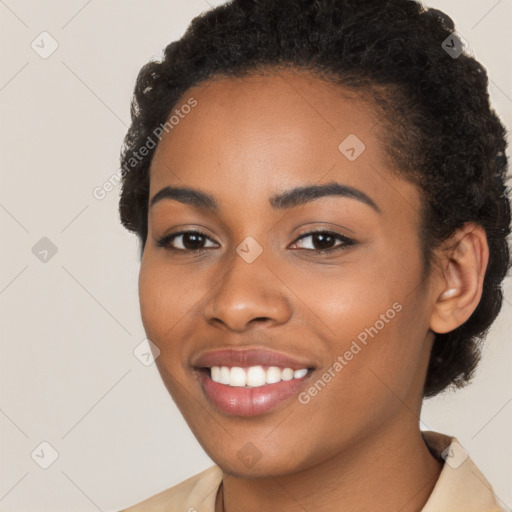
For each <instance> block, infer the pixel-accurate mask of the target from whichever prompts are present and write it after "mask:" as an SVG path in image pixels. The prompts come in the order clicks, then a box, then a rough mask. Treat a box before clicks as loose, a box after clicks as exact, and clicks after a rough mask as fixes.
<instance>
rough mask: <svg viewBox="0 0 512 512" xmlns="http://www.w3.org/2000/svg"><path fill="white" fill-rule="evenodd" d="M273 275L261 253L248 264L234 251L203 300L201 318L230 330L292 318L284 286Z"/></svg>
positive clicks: (282, 321)
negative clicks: (214, 284) (218, 278)
mask: <svg viewBox="0 0 512 512" xmlns="http://www.w3.org/2000/svg"><path fill="white" fill-rule="evenodd" d="M275 274H276V273H275V271H274V272H273V271H271V270H270V269H269V268H268V267H267V265H266V264H265V259H264V257H263V254H262V255H261V256H260V257H259V258H257V259H256V260H255V261H253V262H252V263H247V262H246V261H245V260H244V259H243V258H242V257H240V256H239V255H238V254H237V253H236V252H234V254H233V255H232V256H231V257H230V259H229V260H228V261H226V264H225V266H224V267H223V268H222V269H221V275H222V278H221V280H220V282H219V283H218V284H217V285H216V286H215V287H214V289H213V290H212V291H211V293H210V294H208V296H207V297H206V299H205V303H204V306H203V315H204V318H205V319H206V321H207V322H208V323H210V324H217V326H219V325H221V326H223V327H224V328H227V329H230V330H232V331H244V330H246V329H248V328H251V326H257V325H259V324H268V325H269V326H271V325H278V324H283V323H286V322H287V321H288V320H289V319H290V317H291V307H290V306H291V305H290V302H289V300H288V298H287V296H286V290H287V287H286V286H285V284H283V282H282V281H281V280H279V278H278V277H276V275H275Z"/></svg>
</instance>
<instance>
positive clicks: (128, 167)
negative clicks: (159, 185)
mask: <svg viewBox="0 0 512 512" xmlns="http://www.w3.org/2000/svg"><path fill="white" fill-rule="evenodd" d="M459 42H460V39H458V36H457V35H456V34H455V32H454V24H453V21H452V20H451V19H450V18H449V17H448V16H447V15H446V14H444V13H442V12H440V11H438V10H436V9H427V8H425V7H424V6H422V5H421V4H420V3H417V2H416V1H412V0H365V1H362V0H279V1H276V0H232V1H230V2H228V3H226V4H222V5H220V6H218V7H216V8H214V9H211V10H209V11H206V12H205V13H203V14H201V15H200V16H198V17H196V18H195V19H193V20H192V22H191V24H190V26H189V27H188V29H187V31H186V33H185V34H184V35H183V37H182V38H181V39H179V40H178V41H175V42H172V43H171V44H169V45H168V46H167V47H166V48H165V51H164V56H163V58H162V60H161V61H151V62H149V63H147V64H146V65H144V66H143V68H142V69H141V70H140V72H139V75H138V78H137V82H136V86H135V93H134V98H133V101H132V108H131V116H132V124H131V126H130V128H129V131H128V133H127V135H126V137H125V141H124V146H123V148H122V151H121V168H122V171H121V176H122V178H121V179H122V190H121V197H120V203H119V211H120V216H121V221H122V224H123V225H124V226H125V227H126V228H127V229H128V230H130V231H133V232H135V233H136V234H137V235H138V237H139V239H140V241H141V255H142V253H143V251H144V247H145V243H146V238H147V233H148V226H147V222H148V199H149V198H148V195H149V167H150V164H151V159H152V156H153V154H154V151H155V147H152V148H151V149H146V153H147V155H146V157H145V158H134V155H135V154H138V150H139V149H140V148H142V147H144V146H145V147H146V148H150V145H149V144H148V141H149V140H150V139H151V140H153V139H152V137H153V134H154V133H155V128H156V127H158V126H162V125H164V124H165V123H166V122H167V120H168V119H169V116H170V115H171V111H172V110H173V108H174V107H175V106H176V105H177V102H178V101H179V100H180V98H181V97H182V95H183V94H184V93H185V92H186V91H187V89H189V88H190V87H192V86H194V85H198V84H200V83H201V82H205V81H207V80H209V79H213V78H215V77H242V76H244V75H246V74H248V73H251V72H257V71H258V70H260V71H262V72H264V71H265V70H272V69H274V68H276V67H277V68H282V67H287V68H291V69H294V70H299V71H300V70H304V71H309V72H313V73H315V75H316V76H319V77H322V78H324V79H326V80H331V81H333V82H336V83H338V84H341V85H343V86H345V87H348V88H350V89H353V90H356V91H359V92H361V93H365V94H366V95H367V97H368V96H369V97H371V98H372V99H373V100H374V102H375V105H376V106H377V110H378V111H379V112H380V113H381V115H382V119H383V122H385V123H387V124H388V127H392V129H390V130H388V131H387V133H388V135H387V137H386V138H385V140H383V143H384V145H385V147H386V149H387V154H388V155H389V158H390V159H391V161H392V162H393V163H394V167H395V168H396V169H397V171H396V172H397V173H398V175H399V176H401V177H402V178H404V179H408V180H410V181H411V182H412V183H415V184H416V185H417V186H418V187H419V190H420V192H421V194H422V198H423V204H422V211H421V212H420V214H421V215H420V219H421V221H422V222H421V238H422V241H423V247H422V251H423V260H424V263H425V265H424V270H425V271H426V272H427V274H428V272H429V271H430V269H431V263H432V261H433V253H434V248H436V247H439V246H440V244H441V243H442V242H443V241H445V240H447V239H448V238H449V237H450V235H453V234H454V232H455V231H456V230H457V229H458V228H460V227H462V226H463V225H464V224H465V223H466V222H475V223H477V224H478V225H480V226H482V227H483V228H484V229H485V232H486V235H487V241H488V245H489V251H490V257H489V262H488V266H487V269H486V273H485V278H484V284H483V294H482V297H481V300H480V302H479V304H478V306H477V308H476V309H475V311H474V312H473V314H472V315H471V317H470V318H469V319H468V320H467V321H466V322H464V323H463V324H462V325H460V326H459V327H458V328H457V329H455V330H453V331H451V332H449V333H443V334H438V333H435V341H434V344H433V348H432V352H431V357H430V362H429V367H428V371H427V376H426V382H425V386H424V392H423V394H424V397H430V396H434V395H436V394H438V393H439V392H441V391H442V390H444V389H446V388H447V387H462V386H463V385H465V384H466V382H468V381H469V380H470V379H471V377H472V376H473V374H474V370H475V368H476V365H477V363H478V361H479V358H480V349H481V342H482V341H483V339H484V338H485V337H486V335H487V333H488V330H489V327H490V326H491V324H492V322H493V321H494V320H495V318H496V316H497V315H498V313H499V311H500V309H501V306H502V300H503V292H502V289H501V285H502V281H503V279H504V278H505V276H506V275H507V272H508V269H509V268H510V258H509V246H508V241H507V237H508V235H509V233H510V202H509V198H508V193H509V189H508V187H507V186H506V179H507V176H506V173H507V157H506V154H505V149H506V140H505V128H504V127H503V125H502V124H501V122H500V120H499V118H498V116H497V115H496V113H495V112H494V110H493V109H492V108H491V107H490V104H489V96H488V91H487V87H488V79H487V74H486V71H485V69H484V68H483V67H482V65H481V64H479V63H478V62H477V61H476V60H475V59H474V58H472V57H471V56H470V55H468V54H467V53H466V52H463V53H462V54H460V50H461V48H460V45H459Z"/></svg>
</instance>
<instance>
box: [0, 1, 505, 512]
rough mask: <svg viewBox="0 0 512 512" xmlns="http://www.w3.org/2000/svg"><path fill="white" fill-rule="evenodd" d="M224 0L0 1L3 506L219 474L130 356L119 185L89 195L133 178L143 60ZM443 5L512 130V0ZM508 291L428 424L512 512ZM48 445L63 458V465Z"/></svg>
mask: <svg viewBox="0 0 512 512" xmlns="http://www.w3.org/2000/svg"><path fill="white" fill-rule="evenodd" d="M219 3H223V2H222V1H218V2H212V0H208V1H206V0H151V1H145V2H144V1H142V0H138V1H135V0H131V1H127V0H124V1H121V0H116V1H114V0H89V1H86V0H67V1H64V0H58V1H57V0H38V1H35V0H31V1H28V0H0V37H1V40H0V48H1V51H2V56H1V66H0V120H1V133H0V145H1V160H0V165H1V184H0V222H1V229H2V232H1V234H2V237H1V242H0V243H1V265H0V311H1V316H2V327H1V340H2V357H1V360H0V391H1V395H0V436H1V454H0V464H1V468H0V510H2V511H5V512H8V511H12V512H14V511H53V512H57V511H96V510H101V511H105V512H107V511H114V510H119V509H120V508H123V507H125V506H128V505H131V504H134V503H136V502H138V501H140V500H142V499H144V498H146V497H148V496H150V495H153V494H155V493H157V492H159V491H161V490H163V489H165V488H167V487H170V486H171V485H173V484H176V483H178V482H179V481H181V480H183V479H185V478H186V477H189V476H191V475H192V474H194V473H197V472H198V471H200V470H202V469H204V468H206V467H208V466H209V465H210V464H211V461H210V460H209V458H208V457H207V456H206V455H205V454H204V453H203V451H202V450H201V448H200V447H199V445H198V443H197V441H196V440H195V439H194V437H193V436H192V434H191V433H190V432H189V430H188V428H187V426H186V424H185V422H184V421H183V419H182V418H181V416H180V414H179V413H178V411H177V409H176V407H175V406H174V403H173V402H172V400H171V398H170V397H169V395H168V394H167V391H166V390H165V388H164V386H163V384H162V382H161V380H160V376H159V374H158V372H157V369H156V367H155V365H154V364H153V365H150V366H144V365H143V364H142V363H141V362H140V361H139V360H138V359H137V358H136V357H135V356H134V354H133V350H134V349H135V348H136V347H137V346H138V345H139V344H140V343H141V341H142V340H143V339H144V338H145V334H144V330H143V327H142V323H141V321H140V316H139V307H138V297H137V275H138V268H139V261H138V245H137V241H136V238H135V236H133V235H130V234H129V233H128V232H126V231H125V230H124V229H123V228H122V227H121V225H120V222H119V220H118V214H117V206H118V192H119V187H116V188H115V189H114V190H113V191H111V192H110V193H109V194H107V197H106V198H105V199H103V200H97V199H95V198H94V197H93V195H92V191H93V189H94V188H95V187H97V186H101V185H102V184H103V183H105V182H106V181H107V180H109V178H110V177H111V176H112V175H115V173H116V170H117V168H118V156H119V149H120V146H121V142H122V138H123V136H124V134H125V132H126V129H127V127H128V123H129V101H130V98H131V94H132V89H133V86H134V81H135V77H136V75H137V72H138V70H139V68H140V67H141V66H142V65H143V64H144V63H145V62H146V61H148V60H149V59H151V58H155V57H158V56H159V55H160V52H161V50H162V49H163V48H164V47H165V46H166V45H167V44H168V43H169V42H171V41H172V40H174V39H176V38H178V37H179V36H180V35H181V34H182V33H183V31H184V30H185V28H186V26H187V25H188V23H189V22H190V20H191V19H192V18H193V17H194V16H196V15H198V14H199V13H200V12H202V11H204V10H206V9H208V8H209V5H214V4H219ZM428 5H432V6H435V7H437V8H440V9H442V10H444V11H445V12H447V13H448V14H449V15H451V16H452V17H453V18H454V19H455V21H456V24H457V29H458V31H459V33H460V34H461V35H462V36H463V37H464V38H465V39H466V40H467V41H468V43H469V46H470V49H471V51H472V52H473V53H474V54H475V55H476V57H477V58H478V59H479V60H481V61H482V62H483V63H484V65H485V66H486V67H487V68H488V70H489V73H490V77H491V80H492V81H491V85H490V92H491V97H492V101H493V103H494V105H495V107H496V109H497V110H498V112H499V113H500V115H501V117H502V118H503V120H504V122H505V123H506V124H507V125H508V127H510V128H512V99H511V97H512V76H511V69H512V66H511V59H510V54H509V51H510V47H511V46H512V45H511V34H512V0H500V1H498V0H472V1H468V0H454V1H449V0H432V1H430V2H428ZM42 31H48V32H49V33H50V34H51V36H52V37H53V38H54V39H55V40H56V41H57V42H58V45H59V47H58V49H57V50H56V51H55V53H53V54H52V55H51V56H50V57H49V58H47V59H43V58H41V57H40V56H39V54H38V53H36V52H35V51H34V50H33V49H32V48H31V43H32V41H33V40H35V41H36V44H38V45H39V47H40V51H42V50H43V48H42V46H43V45H44V48H45V49H46V50H48V48H49V44H50V42H49V40H48V39H47V40H45V41H46V42H43V43H42V42H41V38H40V37H39V34H40V33H41V32H42ZM42 237H48V238H49V239H50V240H51V241H52V242H53V244H55V246H56V247H57V249H58V252H57V253H56V254H55V255H54V256H53V257H51V258H49V257H48V261H47V262H46V263H44V262H42V261H40V260H39V259H38V258H37V257H36V256H35V255H34V254H33V252H32V248H33V246H34V245H35V244H36V243H37V242H38V241H39V240H40V239H41V238H42ZM41 257H42V256H41ZM506 299H507V300H506V301H505V302H504V307H503V310H502V312H501V314H500V317H499V319H498V321H497V322H496V324H495V325H494V327H493V329H492V332H491V333H490V335H489V338H488V342H487V345H486V348H485V352H484V359H483V362H482V364H481V366H480V368H479V371H478V375H477V377H476V379H475V380H474V383H473V384H472V385H471V386H470V387H469V388H467V389H466V390H463V391H459V392H457V393H448V394H446V395H444V396H442V397H440V398H437V399H434V400H432V401H429V402H427V403H426V405H425V408H424V412H423V425H422V427H423V428H424V429H433V430H437V431H441V432H445V433H448V434H452V435H456V436H457V437H458V439H459V441H460V443H461V444H462V445H463V446H464V447H465V449H466V450H467V451H468V452H469V454H470V455H471V457H472V458H473V459H474V460H475V461H476V463H477V465H478V466H479V467H480V468H481V469H482V471H483V473H484V474H485V475H486V476H487V478H488V479H489V481H490V482H491V483H492V485H493V486H494V488H495V491H496V493H497V495H498V496H499V497H500V498H501V499H502V500H503V502H504V503H503V504H504V506H508V507H510V506H511V505H512V485H511V474H512V442H511V438H510V432H511V430H510V428H511V425H512V386H510V381H511V379H510V361H511V360H512V344H511V343H510V327H511V323H512V305H511V303H512V289H511V286H510V279H507V281H506ZM43 441H46V442H48V443H50V444H51V445H52V446H53V447H54V449H55V450H56V451H57V452H58V458H57V459H56V461H55V462H54V463H53V464H52V465H51V466H50V467H49V468H48V469H42V468H41V467H40V466H39V465H38V464H37V463H36V461H38V462H39V463H44V461H45V460H46V462H48V460H49V459H48V457H50V455H51V452H50V450H49V449H48V448H45V447H44V446H43V447H40V446H39V445H40V443H41V442H43ZM34 450H36V451H35V455H34V458H32V457H31V453H32V452H33V451H34ZM41 450H42V451H41Z"/></svg>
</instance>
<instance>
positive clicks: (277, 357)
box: [139, 71, 433, 476]
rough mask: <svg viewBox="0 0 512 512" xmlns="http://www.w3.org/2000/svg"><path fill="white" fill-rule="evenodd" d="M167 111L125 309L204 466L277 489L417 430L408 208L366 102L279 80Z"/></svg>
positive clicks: (416, 253)
mask: <svg viewBox="0 0 512 512" xmlns="http://www.w3.org/2000/svg"><path fill="white" fill-rule="evenodd" d="M187 104H188V105H194V106H193V107H191V108H187V107H185V108H183V106H184V105H187ZM175 110H178V112H175V115H176V118H175V119H174V120H173V123H172V128H170V129H169V126H171V125H168V133H165V132H164V136H163V138H162V140H161V141H160V143H159V145H158V148H157V150H156V153H155V156H154V159H153V162H152V166H151V171H150V183H151V187H150V203H151V201H152V198H153V197H154V196H155V195H156V194H158V193H159V192H160V191H162V190H164V189H166V187H169V189H168V190H167V192H162V193H161V194H159V198H157V200H156V201H155V202H154V203H153V204H152V205H151V206H150V208H149V225H148V229H149V234H148V239H147V243H146V246H145V250H144V254H143V258H142V265H141V272H140V281H139V292H140V304H141V313H142V319H143V323H144V327H145V330H146V333H147V336H148V338H149V339H150V340H151V341H152V342H153V343H154V344H155V345H156V346H157V347H158V348H159V349H160V355H159V357H158V358H157V360H156V363H157V366H158V369H159V371H160V373H161V376H162V378H163V380H164V382H165V384H166V386H167V388H168V390H169V391H170V393H171V395H172V397H173V399H174V400H175V402H176V404H177V405H178V407H179V409H180V410H181V412H182V414H183V416H184V417H185V419H186V421H187V423H188V424H189V426H190V428H191V429H192V431H193V432H194V434H195V435H196V437H197V438H198V440H199V441H200V443H201V444H202V446H203V447H204V449H205V450H206V451H207V453H208V454H209V455H210V457H211V458H212V459H213V460H214V461H215V462H216V463H217V464H218V465H220V466H221V468H223V469H224V470H225V471H228V472H230V473H233V474H238V475H241V476H244V475H245V476H262V475H266V474H272V475H284V474H288V473H290V472H294V471H297V470H300V469H306V468H308V467H312V466H313V465H315V464H318V463H321V462H323V461H327V460H329V459H332V458H333V457H335V456H336V455H342V454H344V455H346V456H349V454H350V453H351V451H352V450H356V449H357V447H358V446H359V447H361V446H363V444H364V445H365V446H367V447H368V446H370V445H371V443H374V444H375V445H377V444H378V440H379V439H380V440H382V439H383V438H384V436H386V435H392V433H394V434H396V433H397V432H399V431H401V432H403V431H404V430H405V429H406V428H416V429H417V425H418V417H417V414H418V413H419V409H420V404H421V398H422V387H423V382H424V378H425V372H426V367H427V364H428V358H429V350H430V347H431V343H432V339H433V336H432V333H431V331H429V312H430V311H431V302H432V293H431V291H430V288H429V286H428V282H426V281H425V280H424V279H423V278H422V257H421V251H420V240H419V234H418V230H419V227H418V211H419V207H420V198H419V192H418V189H417V188H416V187H415V186H414V185H412V184H411V183H409V182H406V181H402V180H398V179H395V178H393V177H392V176H391V172H390V168H389V167H388V165H389V164H388V163H387V162H388V160H387V158H386V156H385V153H384V150H383V148H382V143H381V142H379V140H378V138H377V133H378V132H379V130H382V129H383V128H382V126H381V124H380V123H379V122H378V121H377V117H376V115H375V112H374V111H373V110H372V108H371V107H370V106H369V104H367V103H364V102H363V101H361V100H360V99H357V98H356V97H355V96H354V95H353V94H352V96H350V95H348V94H347V92H346V91H345V92H344V91H343V89H341V88H339V87H338V86H335V85H333V84H327V83H325V82H323V81H321V80H320V79H318V78H315V77H312V76H309V75H306V74H299V73H294V72H292V71H286V72H284V71H283V72H280V73H276V74H274V75H272V76H266V77H259V78H256V77H251V78H245V79H228V78H226V79H219V80H216V81H210V82H207V83H206V84H203V85H200V86H196V87H194V88H192V89H190V90H189V91H187V93H185V94H184V95H183V97H182V99H181V100H180V102H179V103H178V105H176V107H175ZM384 135H385V134H384ZM327 184H332V186H331V188H330V189H328V188H324V187H325V185H327ZM334 184H337V185H334ZM309 187H318V188H316V189H315V188H313V189H309ZM336 187H337V188H336ZM182 188H186V189H191V190H193V191H195V192H196V193H195V194H194V195H193V194H192V193H190V192H189V193H184V192H181V193H179V192H178V191H177V190H174V189H182ZM301 189H304V190H303V191H302V193H301V192H300V190H301ZM173 190H174V191H173ZM199 194H200V195H199ZM203 194H208V195H209V196H211V199H210V200H209V201H203V200H202V199H201V198H203ZM200 199H201V200H200ZM213 202H214V203H215V205H216V208H213ZM183 231H186V232H188V234H183V233H182V232H183ZM190 232H193V233H190ZM198 232H199V233H200V234H198ZM312 232H313V234H311V233H312ZM325 232H328V233H325ZM177 233H181V234H178V235H177V236H175V237H174V238H172V237H170V235H176V234H177ZM194 233H195V234H194ZM162 240H163V241H162ZM159 241H161V243H160V244H159ZM165 244H167V247H164V246H163V245H165ZM201 249H202V250H201ZM322 250H324V251H326V252H323V253H322V252H321V251H322ZM222 367H224V368H222ZM212 368H213V370H212ZM232 368H235V369H234V370H233V369H232ZM240 368H241V369H240ZM269 368H270V369H269ZM286 368H288V369H287V370H285V369H286ZM292 370H293V372H292ZM306 370H307V373H306ZM304 374H305V375H304ZM247 379H249V383H248V384H247ZM244 383H245V384H244Z"/></svg>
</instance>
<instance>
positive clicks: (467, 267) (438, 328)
mask: <svg viewBox="0 0 512 512" xmlns="http://www.w3.org/2000/svg"><path fill="white" fill-rule="evenodd" d="M442 250H443V254H442V256H441V260H442V264H443V272H442V275H440V276H439V277H438V278H437V282H436V284H435V286H434V287H433V290H435V292H434V296H433V300H434V304H433V309H432V313H431V318H430V329H431V330H432V331H434V332H437V333H447V332H450V331H453V330H454V329H456V328H457V327H459V326H460V325H462V324H463V323H464V322H465V321H466V320H467V319H468V318H469V317H470V316H471V314H472V313H473V311H474V310H475V309H476V307H477V306H478V303H479V302H480V298H481V296H482V289H483V281H484V275H485V270H486V268H487V262H488V259H489V248H488V245H487V237H486V235H485V230H484V229H483V228H482V227H481V226H478V225H476V224H471V223H468V224H465V225H464V227H463V228H461V229H460V230H459V231H457V233H456V234H455V235H453V237H452V238H451V239H450V241H449V246H448V248H444V249H442Z"/></svg>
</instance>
